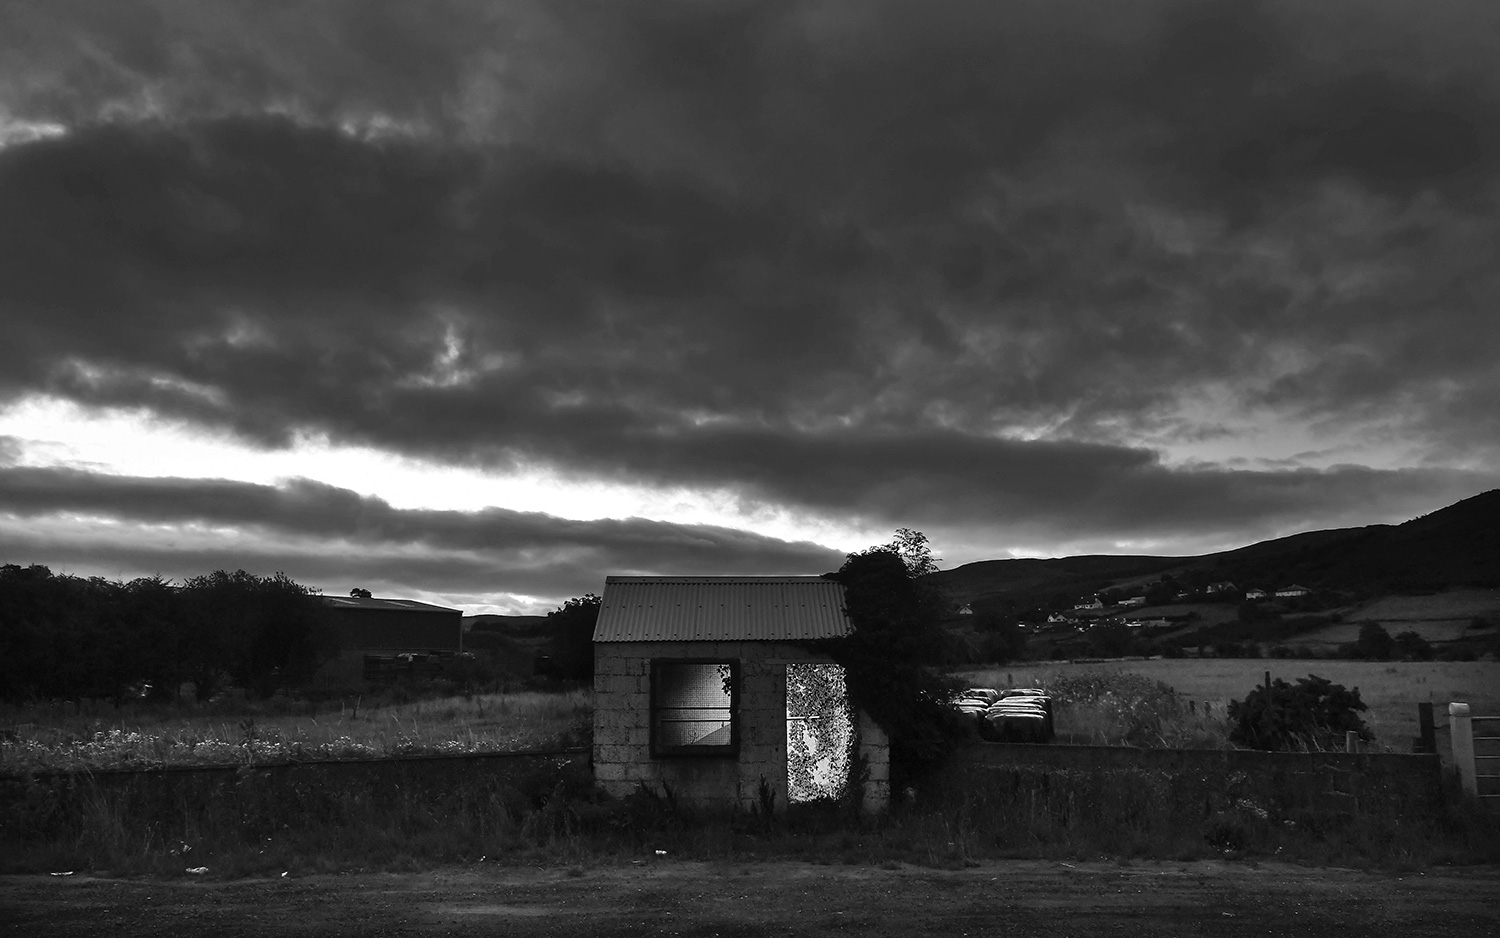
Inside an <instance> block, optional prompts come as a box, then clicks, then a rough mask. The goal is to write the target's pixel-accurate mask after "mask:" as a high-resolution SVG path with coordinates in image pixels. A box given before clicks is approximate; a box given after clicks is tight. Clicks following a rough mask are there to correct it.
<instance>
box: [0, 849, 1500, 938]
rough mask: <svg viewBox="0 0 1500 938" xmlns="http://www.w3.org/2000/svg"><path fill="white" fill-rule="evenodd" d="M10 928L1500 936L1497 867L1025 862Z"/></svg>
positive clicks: (319, 900) (376, 880)
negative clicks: (1400, 869)
mask: <svg viewBox="0 0 1500 938" xmlns="http://www.w3.org/2000/svg"><path fill="white" fill-rule="evenodd" d="M893 866H894V865H893ZM0 934H3V935H21V936H38V938H45V936H62V935H67V936H72V935H80V936H81V935H89V936H94V935H110V936H118V938H125V936H136V935H225V936H262V935H264V936H288V935H333V936H356V935H358V936H366V935H369V936H385V935H422V936H430V935H514V936H573V935H607V936H629V935H692V936H704V938H707V936H714V935H718V936H762V935H778V936H780V935H862V936H865V935H868V936H893V938H908V936H916V935H942V936H945V938H947V936H953V938H958V936H964V935H971V936H978V935H1017V936H1026V938H1062V936H1072V935H1078V936H1089V938H1099V936H1105V935H1166V936H1172V935H1184V936H1186V935H1193V936H1199V935H1213V936H1216V938H1229V936H1237V935H1257V936H1264V935H1316V936H1320V938H1323V936H1347V935H1382V936H1383V935H1390V936H1400V938H1420V936H1426V935H1444V936H1448V935H1452V936H1464V938H1484V936H1500V869H1495V868H1484V869H1474V868H1467V869H1434V870H1429V871H1427V872H1425V873H1405V874H1395V873H1364V872H1357V871H1353V870H1337V869H1313V870H1309V869H1303V868H1301V867H1294V866H1285V865H1280V864H1259V865H1251V864H1246V863H1222V862H1191V863H1173V862H1163V863H1157V862H1140V863H1134V864H1130V865H1120V864H1116V863H1059V862H1051V861H1011V862H1001V863H993V864H987V865H983V866H979V867H975V868H971V869H965V870H932V869H924V868H919V867H912V866H899V867H896V868H885V867H864V866H822V865H815V864H809V863H798V862H774V863H769V862H768V863H738V862H728V863H723V864H715V863H696V862H681V863H679V862H675V861H673V860H672V859H670V858H667V859H653V860H650V861H641V862H638V863H628V862H627V863H621V864H619V865H615V866H608V867H600V868H589V869H581V868H576V867H575V868H571V869H564V868H551V869H535V868H516V867H502V866H489V865H481V866H477V867H475V866H471V867H459V868H451V869H444V870H439V871H434V872H427V873H408V874H327V875H313V876H306V877H302V876H296V875H289V876H287V877H284V878H281V877H278V878H276V879H270V880H233V881H223V882H215V881H211V880H208V881H205V880H200V879H197V878H184V879H180V880H169V881H168V880H116V879H100V878H93V877H88V876H82V875H80V876H72V877H47V876H40V877H38V876H10V877H0Z"/></svg>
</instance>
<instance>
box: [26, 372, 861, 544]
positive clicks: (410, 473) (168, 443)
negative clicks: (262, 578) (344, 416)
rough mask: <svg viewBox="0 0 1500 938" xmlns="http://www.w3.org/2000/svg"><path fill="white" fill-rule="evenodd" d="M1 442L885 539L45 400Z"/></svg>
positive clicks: (440, 497) (385, 491)
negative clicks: (281, 445) (262, 443)
mask: <svg viewBox="0 0 1500 938" xmlns="http://www.w3.org/2000/svg"><path fill="white" fill-rule="evenodd" d="M0 436H9V437H13V438H15V439H16V440H18V441H19V444H20V446H19V449H20V452H19V456H18V458H17V459H16V462H17V464H19V465H22V466H33V467H68V468H76V469H85V470H89V471H93V472H102V473H107V474H110V475H119V476H140V477H146V478H166V477H171V478H192V479H228V480H233V481H238V482H249V483H254V484H259V485H276V484H278V483H279V482H281V481H283V480H286V479H289V478H297V477H300V478H306V479H311V480H314V481H317V482H322V483H324V484H327V485H332V486H337V487H339V488H344V489H349V490H351V491H353V492H356V493H358V494H360V495H367V496H374V497H376V498H380V499H382V500H384V501H385V502H387V503H388V504H390V505H391V507H393V508H397V509H432V510H440V511H477V510H479V509H482V508H487V507H491V506H494V507H501V508H508V509H511V510H515V511H533V512H541V513H544V514H549V515H554V516H557V517H559V518H566V519H572V520H578V521H590V520H597V519H603V518H632V517H634V518H646V519H650V520H657V521H670V522H674V523H677V524H707V525H719V526H723V527H728V528H736V529H740V530H751V531H754V532H756V533H757V534H762V535H766V536H769V537H775V538H780V539H782V540H788V541H811V542H813V543H816V544H822V545H824V546H828V547H832V548H834V549H837V550H845V551H848V550H858V549H860V548H862V547H865V546H868V545H869V544H870V543H873V541H872V540H871V538H872V537H873V538H875V539H877V540H879V539H883V538H888V537H889V533H890V532H874V531H871V530H869V529H867V528H865V527H861V526H860V525H858V524H857V523H845V522H840V521H838V520H835V519H823V518H818V517H816V516H812V515H809V514H808V513H806V512H803V511H797V510H795V509H793V508H790V507H786V506H778V505H769V504H765V503H751V502H748V501H746V500H744V499H741V498H739V497H737V496H736V495H735V494H734V493H732V492H728V491H718V490H694V489H687V488H681V487H678V488H666V489H658V488H652V487H649V486H644V485H629V484H622V483H614V482H603V481H597V480H590V479H568V478H565V477H563V476H560V475H559V474H557V473H556V472H553V471H551V470H549V469H547V468H545V467H539V466H538V467H522V468H520V469H517V470H514V471H490V470H485V469H482V468H473V467H467V466H451V465H443V464H441V463H436V462H430V461H425V460H418V459H413V458H410V457H405V456H401V455H398V454H395V453H389V452H385V451H382V450H378V449H374V448H371V447H364V446H346V445H341V444H338V443H333V442H330V441H329V440H327V439H326V438H322V437H316V436H310V435H299V436H298V438H297V441H296V442H295V443H294V444H293V445H292V446H291V447H290V448H287V449H277V450H263V449H256V448H253V447H250V446H247V445H245V444H244V443H241V442H239V441H238V440H236V439H235V438H234V437H232V436H230V435H228V434H212V433H210V432H208V431H204V430H202V429H196V428H192V427H189V426H187V425H184V424H180V423H173V422H168V421H164V420H161V419H158V418H156V417H154V416H153V415H151V414H150V413H149V412H147V411H137V410H122V409H89V408H84V407H80V406H78V405H76V404H73V403H71V402H68V401H64V400H61V399H58V398H51V397H43V396H33V397H28V398H26V399H23V400H21V401H19V402H17V403H15V404H13V405H11V406H9V407H6V408H0Z"/></svg>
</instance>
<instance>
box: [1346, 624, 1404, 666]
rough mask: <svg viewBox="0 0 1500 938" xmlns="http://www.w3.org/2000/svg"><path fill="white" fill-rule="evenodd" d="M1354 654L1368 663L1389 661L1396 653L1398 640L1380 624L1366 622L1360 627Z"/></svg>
mask: <svg viewBox="0 0 1500 938" xmlns="http://www.w3.org/2000/svg"><path fill="white" fill-rule="evenodd" d="M1354 653H1355V654H1356V655H1358V656H1359V657H1361V658H1363V659H1365V660H1366V661H1389V660H1391V657H1392V656H1393V655H1394V654H1395V653H1396V640H1395V639H1394V638H1391V633H1390V632H1387V631H1386V630H1385V628H1384V627H1383V626H1382V625H1381V624H1380V623H1379V622H1366V623H1364V624H1363V625H1361V626H1360V627H1359V638H1358V639H1357V640H1356V641H1355V642H1354Z"/></svg>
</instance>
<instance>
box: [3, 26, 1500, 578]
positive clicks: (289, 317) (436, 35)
mask: <svg viewBox="0 0 1500 938" xmlns="http://www.w3.org/2000/svg"><path fill="white" fill-rule="evenodd" d="M0 17H3V18H4V22H0V63H3V65H4V67H3V68H0V74H3V75H4V76H6V77H5V78H3V79H0V123H3V126H0V141H4V140H9V141H10V142H9V145H5V146H0V205H4V206H6V210H5V211H4V212H0V257H3V258H4V259H5V260H4V263H3V265H0V317H3V321H4V327H5V333H6V341H5V342H4V343H0V402H5V401H12V402H14V401H22V400H26V399H28V398H33V397H36V396H46V397H50V398H60V399H65V400H70V401H74V402H77V403H79V404H81V405H84V406H85V407H89V408H101V409H102V408H123V409H127V410H130V411H132V412H140V411H144V412H148V413H150V414H154V415H157V416H158V417H159V418H160V419H162V420H167V421H179V422H184V421H185V422H187V423H188V424H190V425H193V426H197V427H200V428H202V430H203V431H204V432H214V433H218V432H226V431H227V432H231V433H233V434H235V435H236V436H237V437H238V438H239V439H241V440H242V441H244V442H245V443H246V444H247V445H250V446H254V447H259V448H264V449H275V448H281V447H289V446H292V445H294V443H295V441H296V440H297V439H298V438H299V436H301V435H305V434H318V435H321V436H323V437H325V438H327V439H329V440H332V441H335V442H338V443H344V444H348V445H359V446H370V447H375V448H378V449H381V450H387V451H392V452H398V453H402V454H407V455H410V456H412V457H413V458H419V459H425V460H432V461H435V462H442V463H451V464H455V465H463V466H472V467H479V468H485V469H493V470H496V471H505V470H507V469H511V468H515V467H519V466H542V467H546V468H547V469H548V471H551V472H555V473H557V474H558V475H560V476H562V477H566V478H571V479H575V480H578V481H579V482H581V483H587V482H589V481H590V480H603V481H609V482H619V483H628V484H633V485H642V486H657V487H678V486H685V487H697V488H706V489H713V490H715V491H722V492H728V493H731V495H732V496H733V497H735V498H738V499H740V500H742V501H743V502H744V503H745V504H747V505H773V506H782V507H784V508H785V509H786V510H788V511H793V512H798V511H805V512H808V513H810V514H812V515H816V516H818V517H821V518H829V519H857V520H858V522H859V523H860V524H862V525H864V526H866V527H880V526H885V527H887V528H889V527H895V526H898V525H901V526H911V527H918V528H922V529H924V530H928V531H929V533H937V532H944V533H945V534H946V536H947V537H948V538H950V541H951V542H952V543H954V544H963V545H964V548H965V550H968V551H976V552H980V553H976V554H975V556H979V555H982V551H983V550H984V549H985V545H986V544H988V545H991V546H990V551H991V555H1001V554H1003V553H1004V551H1005V550H1006V549H1008V546H1016V545H1029V546H1031V547H1033V548H1038V547H1039V548H1041V549H1049V548H1050V549H1059V550H1061V549H1069V548H1071V547H1087V548H1088V549H1091V550H1106V549H1120V548H1121V547H1122V546H1125V545H1129V544H1135V543H1145V542H1149V543H1152V544H1154V545H1157V549H1158V550H1166V551H1170V550H1172V549H1174V548H1175V549H1177V550H1181V551H1191V550H1197V549H1200V548H1202V549H1211V548H1217V547H1225V546H1234V545H1235V544H1236V543H1237V542H1244V541H1247V540H1250V539H1253V538H1256V537H1266V536H1273V535H1275V534H1279V533H1287V532H1288V531H1290V530H1297V529H1302V528H1305V527H1318V526H1326V525H1333V524H1346V523H1366V522H1370V521H1389V520H1401V519H1402V518H1404V517H1408V516H1410V515H1411V514H1416V513H1420V512H1421V511H1426V510H1431V509H1433V508H1436V507H1439V506H1440V505H1442V504H1445V503H1447V502H1450V501H1453V500H1456V499H1457V498H1460V497H1463V496H1465V495H1470V494H1474V493H1475V492H1477V491H1480V490H1483V489H1485V488H1489V487H1493V486H1495V485H1497V484H1500V468H1497V467H1500V416H1497V413H1500V411H1497V408H1496V407H1495V406H1494V402H1495V401H1497V400H1500V317H1496V316H1495V310H1496V308H1497V300H1500V268H1497V266H1496V265H1495V263H1494V260H1495V256H1496V250H1497V247H1500V188H1497V185H1496V168H1497V160H1500V107H1497V105H1500V73H1497V72H1496V70H1495V69H1494V67H1493V62H1494V61H1495V60H1496V58H1497V57H1500V48H1496V46H1497V45H1500V40H1497V39H1496V37H1497V36H1500V12H1497V11H1496V10H1495V8H1494V5H1493V4H1488V3H1483V2H1438V3H1431V4H1424V5H1422V6H1421V7H1420V8H1419V7H1418V6H1416V5H1412V4H1405V3H1394V2H1392V3H1353V2H1347V3H1341V2H1327V3H1320V4H1316V5H1312V6H1309V5H1307V4H1301V3H1294V2H1281V3H1277V2H1259V3H1242V2H1236V3H1228V2H1208V3H1203V2H1165V0H1163V2H1150V3H1141V4H1130V5H1127V6H1116V5H1100V4H1096V3H1081V2H1056V0H1051V2H1045V3H1043V2H1010V3H977V2H939V3H910V2H858V3H856V2H791V0H787V2H772V3H763V2H758V3H748V2H743V3H742V2H710V3H701V2H695V3H689V2H663V3H653V4H628V5H624V4H613V3H585V2H561V3H554V2H548V3H491V2H440V3H439V2H435V3H426V4H407V3H367V2H362V3H352V2H351V3H324V4H318V5H315V6H313V7H295V6H293V7H284V8H282V7H278V8H276V9H274V10H270V9H267V8H266V7H265V6H264V5H263V4H259V3H250V2H202V0H193V2H188V0H160V2H146V0H141V2H122V3H112V4H96V3H87V2H72V3H69V2H59V0H46V2H36V3H13V4H8V5H7V7H6V11H5V12H4V13H0ZM1283 435H1285V436H1295V437H1297V438H1303V437H1305V438H1308V439H1312V440H1315V441H1317V442H1318V443H1319V445H1323V446H1326V447H1327V448H1328V450H1329V453H1330V454H1332V455H1329V454H1322V455H1319V454H1301V455H1299V454H1295V453H1293V452H1280V451H1278V452H1275V453H1269V452H1268V453H1261V452H1258V451H1257V450H1256V445H1257V444H1256V443H1253V442H1240V441H1246V440H1253V439H1258V438H1262V437H1264V438H1269V439H1272V440H1275V439H1277V438H1279V437H1281V436H1283ZM1340 453H1347V454H1351V455H1348V456H1347V457H1344V456H1340V455H1338V454H1340ZM39 471H40V470H36V471H32V470H28V469H26V468H24V467H19V466H13V467H12V468H10V469H6V470H5V473H6V474H5V475H4V481H3V482H0V495H3V496H4V505H5V508H4V510H6V511H9V512H12V516H13V517H17V518H19V517H26V518H32V517H34V516H35V512H37V511H40V510H41V507H40V506H46V511H48V512H64V511H68V510H70V509H69V503H70V500H75V501H76V502H77V504H76V505H75V509H78V510H81V506H83V505H85V504H88V505H91V506H93V509H97V510H107V511H109V512H111V513H123V516H126V517H130V518H134V519H136V520H139V521H142V522H145V521H147V520H148V519H145V518H144V517H141V516H140V514H139V512H141V511H144V510H145V509H144V508H142V507H140V506H142V505H150V504H156V503H157V502H154V501H152V499H153V498H157V499H158V500H159V501H160V503H161V505H162V506H163V507H164V508H172V507H173V506H177V507H176V509H174V510H179V511H182V512H186V514H184V515H183V516H182V517H187V516H189V515H190V516H191V517H193V518H197V519H199V520H203V521H205V522H206V521H208V520H211V519H212V518H219V520H220V521H221V522H222V523H226V524H229V523H241V522H244V523H249V520H250V519H248V518H241V519H240V521H234V520H233V517H226V518H220V514H216V512H217V513H228V515H229V516H234V515H235V514H236V513H237V512H240V511H241V510H242V508H243V506H244V505H247V504H249V503H252V502H256V500H260V501H261V502H264V504H261V505H260V508H259V509H257V510H262V511H265V512H266V514H265V515H264V517H265V518H266V519H267V520H266V521H265V522H264V524H265V525H266V526H267V527H268V528H275V529H276V530H278V531H280V532H283V533H286V534H288V535H290V532H300V533H301V534H302V535H306V536H313V537H354V536H355V535H356V533H361V534H362V533H365V532H356V531H355V530H353V529H351V528H350V527H349V526H350V525H353V524H356V522H355V521H354V520H353V519H356V518H367V517H377V518H378V519H379V520H378V522H369V523H373V524H377V527H378V529H379V530H383V531H384V530H389V531H394V532H398V533H395V534H393V535H392V537H393V539H394V540H399V541H402V542H403V543H410V544H419V543H420V544H432V545H435V549H437V548H441V549H443V550H493V549H494V548H493V547H492V546H486V545H492V544H493V543H495V541H494V540H491V539H492V538H497V539H504V538H507V537H511V536H512V535H516V531H517V529H518V528H519V529H524V531H525V532H526V533H524V534H522V535H516V536H520V537H521V539H522V541H526V542H528V543H530V541H527V539H528V538H531V539H537V540H536V545H537V546H536V548H535V549H536V550H537V551H541V552H543V553H545V552H546V551H548V550H556V551H558V552H559V553H558V554H557V555H558V556H559V557H561V556H564V554H565V552H566V551H565V548H566V550H572V551H591V550H592V551H596V552H598V553H595V554H590V555H589V557H590V562H593V561H594V560H600V561H601V562H607V563H618V562H623V558H624V557H625V556H626V554H627V553H628V550H627V548H626V547H625V546H623V544H624V541H622V540H621V539H628V537H643V538H646V540H647V541H649V542H650V545H651V546H650V548H649V549H647V550H646V553H645V556H649V557H651V558H652V561H651V563H649V564H646V563H642V564H638V565H637V566H634V567H631V569H642V570H644V569H647V568H650V569H660V570H662V571H677V572H687V571H686V570H685V569H684V567H691V568H692V569H693V570H697V569H699V567H695V566H692V565H693V564H694V563H695V562H696V561H694V560H693V559H692V558H693V557H694V556H699V555H696V554H693V552H692V551H691V550H687V549H686V548H684V550H683V551H677V550H676V548H673V547H671V546H670V545H671V544H676V543H690V542H692V539H693V538H694V537H697V538H707V541H708V547H707V548H705V549H708V550H709V551H710V555H712V556H717V557H719V558H720V560H719V561H718V563H720V564H721V565H722V566H723V567H724V568H727V567H728V566H729V565H731V564H741V563H743V564H745V565H746V566H747V568H746V570H745V572H752V571H751V570H749V569H748V568H749V567H754V568H755V569H756V570H759V569H761V566H758V565H759V564H762V561H763V560H764V558H772V560H774V562H775V563H790V562H793V561H796V562H804V561H805V562H806V563H807V564H811V565H812V566H817V564H818V563H819V562H821V563H823V565H825V566H826V565H827V563H826V559H825V560H822V561H819V560H818V558H826V556H827V555H826V554H820V553H818V552H817V551H816V550H812V549H811V548H810V547H809V546H808V545H783V544H781V543H780V542H776V543H775V544H768V543H767V541H768V540H769V539H764V538H759V537H758V536H756V535H749V534H742V535H738V536H739V537H741V538H743V540H740V541H736V540H735V535H734V532H728V531H715V532H707V533H705V532H698V533H696V534H689V533H683V532H678V531H676V529H675V527H674V526H673V525H671V524H669V523H667V522H658V523H659V524H665V525H666V527H661V528H653V527H650V523H649V522H644V521H639V520H629V521H627V520H621V521H619V522H608V523H606V522H589V523H581V522H580V523H579V524H583V525H584V526H583V527H581V528H580V527H574V526H573V525H574V523H573V522H565V521H563V520H562V519H558V518H542V517H541V516H538V515H536V514H535V513H528V512H525V511H519V510H514V508H505V509H502V508H495V507H488V508H483V509H482V510H479V509H480V508H481V506H476V512H474V513H455V514H451V515H450V514H444V513H441V512H436V513H433V512H428V513H421V512H419V513H416V514H413V513H410V512H407V511H396V510H394V509H390V508H389V506H385V508H383V509H381V508H379V505H380V503H379V500H378V499H372V498H371V497H369V496H368V495H361V494H358V493H356V492H353V491H347V490H345V491H337V490H336V487H324V488H319V487H318V486H317V484H316V483H312V482H297V483H286V484H285V485H283V486H281V487H260V488H256V487H254V486H249V487H246V486H245V485H236V484H232V483H228V482H225V483H216V482H211V481H204V480H174V481H172V482H170V483H168V482H156V483H150V482H148V481H147V480H137V481H136V482H133V483H130V484H132V485H136V486H137V488H136V489H135V490H134V492H135V495H134V496H133V497H126V496H125V493H124V490H123V489H120V486H121V485H124V484H125V483H123V482H120V481H119V480H116V481H114V482H109V481H108V480H106V479H103V478H102V477H101V478H94V477H92V476H84V475H69V474H68V473H67V472H66V471H61V470H59V471H58V472H55V473H53V474H52V475H51V476H46V477H45V479H50V482H49V483H48V484H46V485H44V484H43V481H45V480H44V478H43V476H38V475H37V474H36V472H39ZM27 472H31V473H32V474H31V475H27V474H26V473H27ZM44 475H45V474H44ZM27 480H30V481H29V482H28V481H27ZM63 483H66V484H63ZM49 486H50V487H49ZM111 486H113V488H111ZM153 486H155V487H153ZM160 486H168V489H169V490H170V491H172V492H175V493H176V494H175V495H166V494H163V492H164V491H166V490H160V491H159V487H160ZM171 486H177V488H176V489H171V488H170V487H171ZM152 492H155V493H156V495H152V494H151V493H152ZM90 493H92V494H90ZM91 498H93V499H98V500H102V501H101V502H100V503H99V504H95V503H94V502H90V501H89V499H91ZM299 500H301V501H299ZM303 501H306V502H307V504H303ZM27 505H31V506H32V508H30V509H28V508H27ZM187 505H191V506H193V508H192V511H188V510H187V508H186V507H185V506H187ZM216 505H217V506H219V507H217V508H216V507H215V506H216ZM132 506H134V507H132ZM293 506H299V507H297V508H295V509H294V507H293ZM341 506H342V507H341ZM372 506H373V507H372ZM520 507H524V506H520ZM304 509H305V510H306V512H307V515H306V517H305V518H302V520H300V521H299V520H298V519H297V517H294V516H300V515H301V514H302V510H304ZM28 512H29V513H28ZM173 517H174V518H177V517H178V516H176V515H174V516H173ZM215 523H219V522H215ZM360 523H364V522H360ZM616 523H617V524H618V525H621V526H622V527H619V528H612V527H610V525H611V524H616ZM677 527H681V526H677ZM548 528H551V529H553V533H552V534H550V535H549V534H544V533H543V529H548ZM669 529H670V531H669ZM684 531H686V529H684ZM679 537H681V538H686V540H685V541H680V542H679V541H678V540H676V539H677V538H679ZM466 538H476V539H478V540H476V541H473V542H469V541H466V540H465V539H466ZM549 538H550V539H549ZM1006 538H1010V540H1006ZM591 539H595V540H597V544H596V546H595V547H588V546H587V544H589V543H594V541H593V540H591ZM480 541H484V542H485V543H483V544H481V543H479V542H480ZM939 543H940V544H941V541H940V542H939ZM810 550H811V551H812V552H811V553H809V551H810ZM778 552H779V553H778ZM757 558H761V559H757ZM765 562H766V563H771V560H765ZM653 565H654V566H653ZM771 565H774V563H772V564H771ZM576 569H581V568H569V571H570V574H569V575H571V574H572V572H576ZM778 572H785V571H778ZM807 572H821V570H811V569H809V570H808V571H807ZM565 580H566V577H564V576H562V575H558V576H557V577H556V578H555V579H554V580H552V581H549V582H551V583H552V584H553V587H554V588H556V586H557V584H560V583H562V582H564V581H565ZM537 589H538V590H540V587H537ZM573 591H574V592H576V591H578V589H577V588H575V589H574V590H573ZM558 592H566V590H559V591H558ZM552 595H556V593H554V594H552Z"/></svg>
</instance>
